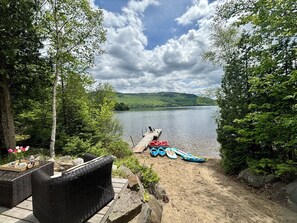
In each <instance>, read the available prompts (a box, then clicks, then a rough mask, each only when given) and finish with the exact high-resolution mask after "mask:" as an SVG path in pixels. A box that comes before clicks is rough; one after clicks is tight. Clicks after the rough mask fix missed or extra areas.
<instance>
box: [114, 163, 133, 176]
mask: <svg viewBox="0 0 297 223" xmlns="http://www.w3.org/2000/svg"><path fill="white" fill-rule="evenodd" d="M117 170H118V171H120V172H121V174H122V176H123V177H125V178H129V177H130V176H133V175H134V173H133V172H132V171H131V170H130V169H129V168H128V167H126V166H124V165H121V166H120V167H119V168H118V169H117Z"/></svg>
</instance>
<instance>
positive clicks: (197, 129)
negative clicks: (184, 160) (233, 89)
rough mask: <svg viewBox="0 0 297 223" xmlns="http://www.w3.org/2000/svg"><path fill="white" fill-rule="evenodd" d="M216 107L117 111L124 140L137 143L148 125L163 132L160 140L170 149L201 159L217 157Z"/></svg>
mask: <svg viewBox="0 0 297 223" xmlns="http://www.w3.org/2000/svg"><path fill="white" fill-rule="evenodd" d="M217 111H218V108H217V107H216V106H203V107H178V108H165V109H164V108H162V109H158V110H150V111H147V110H145V111H126V112H117V113H116V116H117V117H118V119H119V120H120V121H121V123H122V124H123V127H124V136H123V137H124V139H125V140H127V141H128V142H129V143H130V145H131V146H132V142H131V139H130V136H131V137H132V139H133V141H134V142H135V143H137V142H139V141H140V140H141V138H142V134H143V133H144V132H146V131H147V129H148V126H152V127H154V128H161V129H163V133H162V135H161V138H160V139H163V140H168V141H169V142H170V145H171V146H172V147H177V148H182V149H184V150H185V151H188V152H191V153H193V154H197V155H200V156H205V157H216V158H218V157H219V143H218V142H217V140H216V138H217V134H216V123H215V119H214V117H215V115H216V113H217Z"/></svg>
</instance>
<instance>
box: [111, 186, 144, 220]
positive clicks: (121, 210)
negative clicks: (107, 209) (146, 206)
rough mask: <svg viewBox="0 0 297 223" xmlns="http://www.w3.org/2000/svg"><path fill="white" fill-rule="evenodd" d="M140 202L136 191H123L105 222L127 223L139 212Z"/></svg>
mask: <svg viewBox="0 0 297 223" xmlns="http://www.w3.org/2000/svg"><path fill="white" fill-rule="evenodd" d="M141 206H142V201H141V199H140V197H139V195H138V193H137V192H136V191H130V190H129V189H127V190H125V191H124V192H123V193H122V195H121V197H120V198H119V199H118V200H117V202H116V203H115V205H114V206H113V208H112V211H111V213H110V214H109V217H108V220H107V222H113V223H123V222H129V221H131V220H132V219H133V218H135V216H136V215H138V214H139V213H140V211H141Z"/></svg>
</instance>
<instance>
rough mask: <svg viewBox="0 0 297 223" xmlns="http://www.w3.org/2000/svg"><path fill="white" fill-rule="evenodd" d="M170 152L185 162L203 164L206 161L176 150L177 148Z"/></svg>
mask: <svg viewBox="0 0 297 223" xmlns="http://www.w3.org/2000/svg"><path fill="white" fill-rule="evenodd" d="M172 150H173V151H174V152H175V153H176V154H177V155H179V156H181V157H182V158H183V160H185V161H190V162H196V163H203V162H205V161H206V159H205V158H202V157H198V156H194V155H192V154H190V153H186V152H185V151H182V150H180V149H177V148H172Z"/></svg>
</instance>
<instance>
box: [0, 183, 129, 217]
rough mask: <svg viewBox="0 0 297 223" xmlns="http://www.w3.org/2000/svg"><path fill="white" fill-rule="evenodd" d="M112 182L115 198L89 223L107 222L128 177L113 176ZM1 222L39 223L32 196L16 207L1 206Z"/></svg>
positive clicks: (125, 185)
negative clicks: (34, 211) (34, 213)
mask: <svg viewBox="0 0 297 223" xmlns="http://www.w3.org/2000/svg"><path fill="white" fill-rule="evenodd" d="M112 184H113V188H114V192H115V197H114V199H113V200H112V201H111V202H110V203H109V204H108V205H107V206H105V207H104V208H102V209H101V210H100V211H99V212H98V213H97V214H95V215H94V216H93V217H92V218H91V219H89V220H88V221H87V223H104V222H106V220H107V218H108V216H109V213H110V211H111V210H112V207H113V206H114V204H115V202H116V201H117V199H118V198H119V196H120V194H121V193H122V191H123V190H124V189H125V188H126V187H127V184H128V180H127V179H119V178H113V179H112ZM0 223H39V221H38V219H37V218H35V217H34V215H33V210H32V197H29V198H28V199H26V200H25V201H23V202H22V203H20V204H18V205H17V206H16V207H14V208H11V209H10V208H6V207H1V206H0Z"/></svg>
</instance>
